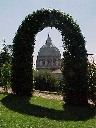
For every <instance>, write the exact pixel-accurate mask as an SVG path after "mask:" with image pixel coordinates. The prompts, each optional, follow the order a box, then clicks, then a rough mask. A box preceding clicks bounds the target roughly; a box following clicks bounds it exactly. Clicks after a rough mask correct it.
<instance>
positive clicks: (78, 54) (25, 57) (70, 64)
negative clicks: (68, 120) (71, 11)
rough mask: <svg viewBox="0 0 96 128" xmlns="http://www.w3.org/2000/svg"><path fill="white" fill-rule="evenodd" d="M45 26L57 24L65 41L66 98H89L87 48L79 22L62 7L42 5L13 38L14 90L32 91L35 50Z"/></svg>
mask: <svg viewBox="0 0 96 128" xmlns="http://www.w3.org/2000/svg"><path fill="white" fill-rule="evenodd" d="M45 27H55V28H56V29H57V30H59V32H60V33H61V35H62V40H63V43H64V53H63V56H64V62H63V69H64V70H63V76H64V89H63V93H64V100H65V102H66V103H72V104H78V103H79V104H82V103H83V102H84V103H85V102H87V52H86V49H85V40H84V37H83V35H82V33H81V30H80V28H79V26H78V25H77V24H76V22H74V20H73V19H72V17H71V16H69V15H68V14H65V13H63V12H60V11H58V10H46V9H41V10H37V11H36V12H33V14H30V15H28V16H27V17H26V18H25V20H24V21H23V22H22V24H21V25H20V26H19V28H18V30H17V33H16V35H15V37H14V40H13V67H12V90H13V92H14V93H16V94H18V95H30V94H31V93H32V90H33V76H32V74H33V70H32V66H33V56H32V54H33V51H34V45H35V36H36V34H37V33H38V32H40V31H42V30H43V29H44V28H45Z"/></svg>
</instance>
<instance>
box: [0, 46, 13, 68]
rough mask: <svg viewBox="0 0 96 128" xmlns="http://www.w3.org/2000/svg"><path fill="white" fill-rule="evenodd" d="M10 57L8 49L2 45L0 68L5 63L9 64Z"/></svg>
mask: <svg viewBox="0 0 96 128" xmlns="http://www.w3.org/2000/svg"><path fill="white" fill-rule="evenodd" d="M11 60H12V56H11V54H10V52H9V50H8V47H7V46H6V45H5V44H4V45H3V49H2V50H1V51H0V66H1V65H2V64H5V63H6V62H11Z"/></svg>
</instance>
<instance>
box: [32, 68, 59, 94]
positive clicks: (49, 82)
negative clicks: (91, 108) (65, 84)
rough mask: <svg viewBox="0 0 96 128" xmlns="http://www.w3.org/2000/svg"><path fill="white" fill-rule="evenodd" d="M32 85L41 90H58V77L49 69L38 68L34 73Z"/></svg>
mask: <svg viewBox="0 0 96 128" xmlns="http://www.w3.org/2000/svg"><path fill="white" fill-rule="evenodd" d="M34 87H35V89H36V90H41V91H57V92H58V91H59V88H60V79H59V78H57V77H56V76H55V74H53V73H52V72H51V71H50V70H39V71H36V72H35V73H34Z"/></svg>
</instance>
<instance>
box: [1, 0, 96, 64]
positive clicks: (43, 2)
mask: <svg viewBox="0 0 96 128" xmlns="http://www.w3.org/2000/svg"><path fill="white" fill-rule="evenodd" d="M41 8H45V9H56V10H59V11H63V12H65V13H66V14H69V15H70V16H72V17H73V19H74V21H77V24H78V25H79V26H80V29H81V32H82V33H83V36H84V37H85V40H86V49H87V52H88V53H93V54H96V0H0V48H1V47H2V44H3V40H4V39H5V41H6V44H12V42H13V39H14V36H15V34H16V32H17V30H18V27H19V25H20V24H21V22H22V21H23V20H24V19H25V17H26V16H27V15H29V14H32V13H33V11H37V10H40V9H41ZM48 34H49V35H50V37H51V39H52V43H53V44H54V45H55V46H56V47H58V48H59V50H60V52H61V54H62V53H63V48H62V37H61V34H60V32H59V31H58V30H56V29H55V28H52V29H51V28H49V27H48V28H45V29H43V30H42V31H41V32H38V34H37V35H36V42H35V49H34V56H35V57H34V62H35V60H36V56H37V54H38V51H39V49H40V47H41V46H42V45H44V44H45V42H46V39H47V36H48ZM94 58H95V59H96V55H94Z"/></svg>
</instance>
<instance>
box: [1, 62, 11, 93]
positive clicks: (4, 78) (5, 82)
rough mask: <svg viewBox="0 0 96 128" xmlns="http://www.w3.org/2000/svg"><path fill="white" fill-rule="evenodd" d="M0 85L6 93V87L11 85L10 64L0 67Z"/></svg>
mask: <svg viewBox="0 0 96 128" xmlns="http://www.w3.org/2000/svg"><path fill="white" fill-rule="evenodd" d="M0 75H1V77H0V83H1V85H2V86H3V87H4V90H5V91H7V89H8V87H9V86H10V85H11V64H10V63H8V62H6V63H5V64H3V65H2V66H1V67H0Z"/></svg>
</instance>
